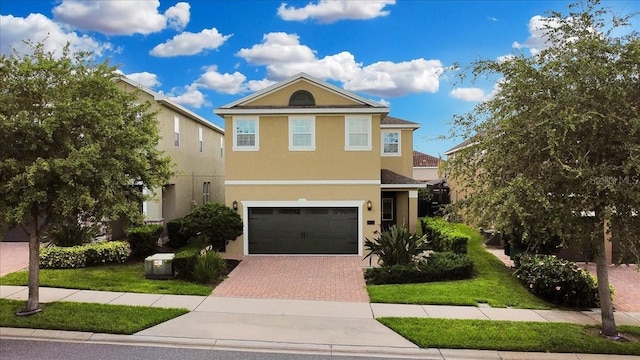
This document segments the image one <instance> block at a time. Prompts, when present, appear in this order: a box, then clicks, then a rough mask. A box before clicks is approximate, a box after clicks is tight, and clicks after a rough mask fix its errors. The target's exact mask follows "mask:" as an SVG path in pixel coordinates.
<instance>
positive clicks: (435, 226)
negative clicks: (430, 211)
mask: <svg viewBox="0 0 640 360" xmlns="http://www.w3.org/2000/svg"><path fill="white" fill-rule="evenodd" d="M420 226H421V227H422V234H423V235H427V241H429V242H431V246H432V248H433V251H436V252H449V251H451V252H454V253H456V254H466V253H467V245H468V243H469V240H470V238H469V236H468V235H466V234H464V233H462V232H460V231H459V230H457V229H456V228H454V227H453V226H451V224H449V223H448V222H446V221H444V220H442V219H437V218H429V217H426V218H422V219H421V221H420Z"/></svg>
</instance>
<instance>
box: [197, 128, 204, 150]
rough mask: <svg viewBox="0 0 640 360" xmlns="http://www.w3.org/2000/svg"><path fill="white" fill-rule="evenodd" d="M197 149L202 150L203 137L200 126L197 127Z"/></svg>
mask: <svg viewBox="0 0 640 360" xmlns="http://www.w3.org/2000/svg"><path fill="white" fill-rule="evenodd" d="M198 150H199V151H200V152H203V151H204V137H203V134H202V128H201V127H199V128H198Z"/></svg>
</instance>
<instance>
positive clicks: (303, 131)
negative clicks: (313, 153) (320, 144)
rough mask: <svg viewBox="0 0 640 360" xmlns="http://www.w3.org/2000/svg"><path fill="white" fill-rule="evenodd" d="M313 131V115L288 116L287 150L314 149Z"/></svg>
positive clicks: (314, 136)
mask: <svg viewBox="0 0 640 360" xmlns="http://www.w3.org/2000/svg"><path fill="white" fill-rule="evenodd" d="M315 133H316V121H315V118H314V117H312V116H295V117H293V116H292V117H289V150H315V149H316V134H315Z"/></svg>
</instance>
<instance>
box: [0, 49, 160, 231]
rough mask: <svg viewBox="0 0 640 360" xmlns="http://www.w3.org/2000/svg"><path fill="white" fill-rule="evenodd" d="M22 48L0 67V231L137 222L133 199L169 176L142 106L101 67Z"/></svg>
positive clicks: (150, 116)
mask: <svg viewBox="0 0 640 360" xmlns="http://www.w3.org/2000/svg"><path fill="white" fill-rule="evenodd" d="M32 48H33V54H28V55H19V54H17V53H13V54H11V55H2V56H1V57H0V133H1V134H2V138H3V141H2V142H0V199H2V202H1V203H0V219H1V221H3V222H7V223H17V224H20V223H25V222H26V223H27V224H29V223H33V219H34V217H35V218H37V219H40V220H44V224H43V225H46V224H48V223H50V222H51V221H54V220H56V219H57V218H77V217H78V216H82V217H87V218H88V217H92V218H94V219H97V220H101V219H103V218H105V217H106V218H110V219H118V218H126V219H135V218H136V217H139V216H140V203H141V201H142V200H143V194H142V192H141V191H140V189H141V188H142V187H146V188H151V189H153V188H157V187H159V186H162V185H163V184H165V183H166V182H167V180H168V178H169V176H170V175H171V171H170V159H169V158H168V157H166V156H164V155H163V153H162V152H161V151H159V150H158V149H157V147H156V145H157V143H158V139H159V134H158V124H157V120H156V119H155V114H154V113H151V112H149V107H150V104H149V103H139V100H138V97H137V95H136V94H135V93H129V92H125V91H124V90H121V89H120V88H119V87H118V86H117V78H118V76H119V75H117V74H116V67H113V66H110V65H109V63H108V62H104V63H100V64H95V63H93V62H92V61H91V56H90V54H88V53H75V54H72V53H71V52H70V50H69V46H67V47H65V49H64V50H63V52H62V56H60V57H57V56H56V55H54V54H53V53H49V52H45V51H44V49H43V46H42V44H36V45H32ZM33 230H36V229H33Z"/></svg>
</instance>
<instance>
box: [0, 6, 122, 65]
mask: <svg viewBox="0 0 640 360" xmlns="http://www.w3.org/2000/svg"><path fill="white" fill-rule="evenodd" d="M23 40H29V41H31V42H33V43H37V42H42V43H43V44H44V50H45V51H47V52H53V53H55V54H57V55H58V56H60V55H62V53H61V49H62V48H63V47H64V46H65V45H66V44H67V43H69V44H70V46H71V51H72V52H77V51H89V52H92V53H94V54H95V55H97V56H102V55H103V54H104V53H105V52H106V51H110V50H113V46H112V44H111V43H108V42H105V43H102V42H99V41H97V40H95V39H93V38H91V37H90V36H88V35H79V34H77V33H76V32H65V31H64V29H62V28H61V27H60V25H59V24H56V23H55V22H53V21H52V20H51V19H49V18H48V17H46V16H44V15H42V14H29V16H27V17H26V18H23V17H14V16H13V15H6V16H5V15H0V53H2V54H7V53H10V52H11V51H12V50H11V49H15V50H16V51H18V53H20V54H25V53H31V52H32V49H31V48H30V47H29V46H27V45H25V44H24V43H23Z"/></svg>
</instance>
